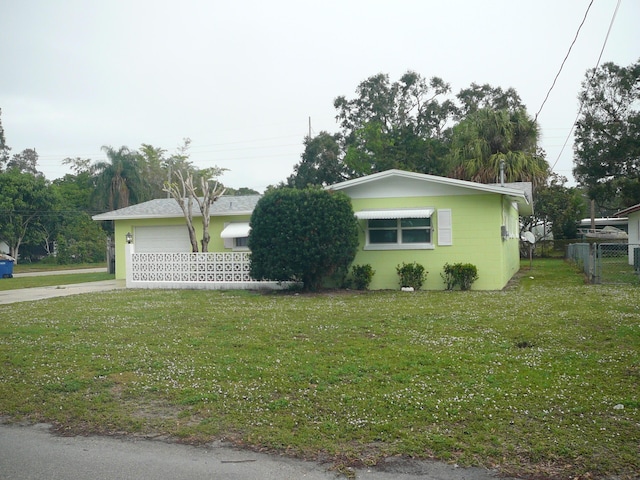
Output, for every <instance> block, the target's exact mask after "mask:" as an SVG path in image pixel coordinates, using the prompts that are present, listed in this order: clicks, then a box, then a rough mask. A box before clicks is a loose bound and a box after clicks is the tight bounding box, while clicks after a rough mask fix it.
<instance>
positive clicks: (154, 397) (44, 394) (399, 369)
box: [0, 260, 640, 479]
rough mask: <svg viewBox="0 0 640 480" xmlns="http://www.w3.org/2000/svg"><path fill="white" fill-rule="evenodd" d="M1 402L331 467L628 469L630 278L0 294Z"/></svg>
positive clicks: (631, 441) (639, 305)
mask: <svg viewBox="0 0 640 480" xmlns="http://www.w3.org/2000/svg"><path fill="white" fill-rule="evenodd" d="M0 318H1V320H0V362H2V369H1V371H0V415H3V416H6V417H8V418H10V419H12V420H15V421H30V422H42V421H46V422H52V423H53V424H54V425H55V426H56V427H57V428H58V429H59V431H60V432H64V433H69V434H76V433H77V434H84V433H102V434H122V433H126V434H136V435H148V436H166V437H171V438H177V439H180V440H181V441H184V442H194V443H200V442H209V441H212V440H214V439H225V440H227V441H231V442H233V443H234V444H236V445H239V446H245V447H248V448H256V449H261V450H266V451H274V452H279V453H285V454H288V455H292V456H297V457H302V458H308V459H316V460H323V461H326V460H330V461H332V462H334V464H335V465H336V468H337V469H340V467H341V466H362V465H375V464H376V463H377V462H378V461H379V460H380V459H381V458H383V457H385V456H392V455H395V456H405V457H411V458H421V459H440V460H444V461H448V462H455V463H457V464H459V465H475V466H480V467H491V468H497V469H499V471H500V472H501V473H503V474H507V475H513V476H522V477H531V478H566V479H568V478H605V477H613V476H616V478H636V476H637V472H638V471H640V455H639V445H640V391H639V390H640V387H639V383H640V291H639V290H638V287H637V286H619V285H617V286H603V285H585V284H584V282H583V279H582V276H581V275H580V274H578V273H576V271H575V270H574V269H573V267H571V266H570V265H569V264H567V263H565V262H563V261H560V260H536V261H534V265H533V268H532V269H531V270H529V269H528V262H526V263H523V270H522V271H521V274H520V278H519V279H518V280H517V281H515V282H513V284H512V285H511V286H510V287H509V288H507V289H505V290H504V291H500V292H477V291H468V292H460V291H455V292H444V291H439V292H430V291H425V292H415V293H403V292H399V291H398V292H395V291H394V292H391V291H386V292H364V293H362V292H326V293H322V294H299V295H295V294H293V293H277V294H274V293H272V294H258V293H252V292H216V291H177V290H175V291H174V290H171V291H164V290H128V291H115V292H105V293H101V294H87V295H76V296H72V297H65V298H59V299H50V300H43V301H39V302H33V303H30V304H29V303H20V304H12V305H1V306H0Z"/></svg>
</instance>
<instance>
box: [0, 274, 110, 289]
mask: <svg viewBox="0 0 640 480" xmlns="http://www.w3.org/2000/svg"><path fill="white" fill-rule="evenodd" d="M113 278H114V275H113V274H110V273H106V272H102V273H67V274H64V275H43V276H37V277H19V278H18V277H13V278H0V291H2V290H17V289H20V288H33V287H50V286H53V285H71V284H73V283H86V282H99V281H102V280H111V279H113Z"/></svg>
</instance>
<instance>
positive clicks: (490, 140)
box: [449, 108, 549, 185]
mask: <svg viewBox="0 0 640 480" xmlns="http://www.w3.org/2000/svg"><path fill="white" fill-rule="evenodd" d="M538 138H539V130H538V125H537V123H536V122H535V121H534V120H533V119H531V118H530V117H529V115H527V113H526V111H525V110H524V109H516V110H493V109H487V108H484V109H480V110H477V111H475V112H473V113H471V114H469V115H468V116H467V117H466V118H465V119H464V120H462V121H461V122H460V123H459V124H458V125H456V126H455V127H454V128H453V132H452V136H451V149H450V153H449V162H450V165H451V167H450V168H451V170H450V176H452V177H454V178H459V179H462V180H470V181H473V182H480V183H493V182H497V181H498V179H499V177H500V165H501V163H502V162H504V163H503V165H504V175H505V180H506V181H508V182H518V181H527V182H532V183H533V184H534V185H542V184H544V182H545V181H546V179H547V177H548V175H549V164H548V163H547V161H546V160H545V158H544V154H543V153H542V151H541V150H540V149H539V148H538Z"/></svg>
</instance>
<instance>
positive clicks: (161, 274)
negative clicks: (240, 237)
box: [127, 245, 287, 290]
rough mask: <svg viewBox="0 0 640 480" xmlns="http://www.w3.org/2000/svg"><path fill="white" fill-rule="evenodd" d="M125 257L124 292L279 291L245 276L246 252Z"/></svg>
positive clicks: (275, 286) (277, 285) (278, 286)
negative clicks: (184, 290) (134, 290)
mask: <svg viewBox="0 0 640 480" xmlns="http://www.w3.org/2000/svg"><path fill="white" fill-rule="evenodd" d="M127 247H130V250H129V252H128V253H129V255H128V256H127V263H128V265H127V287H128V288H195V289H208V290H236V289H256V290H259V289H269V290H273V289H281V288H285V287H287V285H285V284H281V283H278V282H268V281H256V280H254V279H252V278H251V276H250V275H249V267H250V263H249V262H250V259H249V255H250V253H249V252H208V253H135V252H134V251H133V248H132V247H133V246H132V245H127Z"/></svg>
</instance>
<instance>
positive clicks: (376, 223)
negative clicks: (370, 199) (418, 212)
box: [365, 218, 432, 249]
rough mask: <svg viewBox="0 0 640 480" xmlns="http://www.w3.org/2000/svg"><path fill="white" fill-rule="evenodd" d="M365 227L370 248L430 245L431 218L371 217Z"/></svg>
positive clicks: (425, 246) (427, 246)
mask: <svg viewBox="0 0 640 480" xmlns="http://www.w3.org/2000/svg"><path fill="white" fill-rule="evenodd" d="M367 227H368V228H367V234H368V238H367V246H368V247H369V248H370V249H376V248H379V249H385V248H387V249H391V248H400V249H401V248H429V246H432V244H431V218H385V219H371V220H368V224H367ZM365 248H366V247H365Z"/></svg>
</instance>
